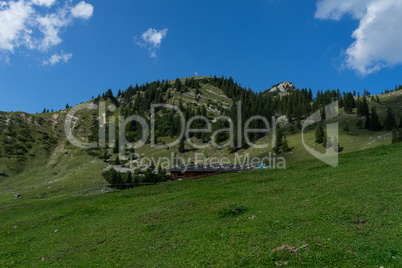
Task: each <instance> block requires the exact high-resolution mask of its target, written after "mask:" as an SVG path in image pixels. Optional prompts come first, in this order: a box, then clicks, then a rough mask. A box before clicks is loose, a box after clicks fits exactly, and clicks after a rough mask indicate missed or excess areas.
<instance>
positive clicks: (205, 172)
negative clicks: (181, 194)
mask: <svg viewBox="0 0 402 268" xmlns="http://www.w3.org/2000/svg"><path fill="white" fill-rule="evenodd" d="M257 168H258V166H252V165H196V164H191V165H176V166H173V167H172V168H171V169H170V170H169V171H170V177H171V178H172V180H179V179H184V180H189V179H200V178H205V177H208V176H213V175H218V174H223V173H235V172H241V171H248V170H254V169H257Z"/></svg>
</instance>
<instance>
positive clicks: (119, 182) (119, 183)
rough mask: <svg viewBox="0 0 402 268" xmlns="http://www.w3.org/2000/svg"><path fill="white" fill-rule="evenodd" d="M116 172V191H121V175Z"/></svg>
mask: <svg viewBox="0 0 402 268" xmlns="http://www.w3.org/2000/svg"><path fill="white" fill-rule="evenodd" d="M116 172H117V178H116V186H117V188H118V189H121V188H123V179H122V177H121V173H120V172H118V171H116Z"/></svg>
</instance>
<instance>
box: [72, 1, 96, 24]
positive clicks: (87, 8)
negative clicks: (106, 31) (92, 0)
mask: <svg viewBox="0 0 402 268" xmlns="http://www.w3.org/2000/svg"><path fill="white" fill-rule="evenodd" d="M93 12H94V7H93V6H92V5H91V4H87V3H85V2H84V1H81V2H80V3H79V4H78V5H76V6H75V7H73V8H72V9H71V14H72V15H73V17H74V18H82V19H85V20H87V19H89V18H90V17H92V14H93Z"/></svg>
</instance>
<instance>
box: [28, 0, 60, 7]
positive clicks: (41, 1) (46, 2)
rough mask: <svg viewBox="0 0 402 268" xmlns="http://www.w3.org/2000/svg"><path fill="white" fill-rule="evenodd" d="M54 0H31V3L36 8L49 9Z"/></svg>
mask: <svg viewBox="0 0 402 268" xmlns="http://www.w3.org/2000/svg"><path fill="white" fill-rule="evenodd" d="M55 2H56V0H32V3H33V4H35V5H38V6H45V7H51V6H52V5H53V4H54V3H55Z"/></svg>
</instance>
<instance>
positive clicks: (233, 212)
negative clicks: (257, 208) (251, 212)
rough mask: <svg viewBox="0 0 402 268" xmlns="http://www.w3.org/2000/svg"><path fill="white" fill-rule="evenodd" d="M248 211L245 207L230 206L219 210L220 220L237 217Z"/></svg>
mask: <svg viewBox="0 0 402 268" xmlns="http://www.w3.org/2000/svg"><path fill="white" fill-rule="evenodd" d="M246 211H247V208H246V207H245V206H243V205H229V206H226V207H223V208H221V209H220V210H219V212H218V215H219V217H220V218H225V217H235V216H238V215H240V214H242V213H244V212H246Z"/></svg>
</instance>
